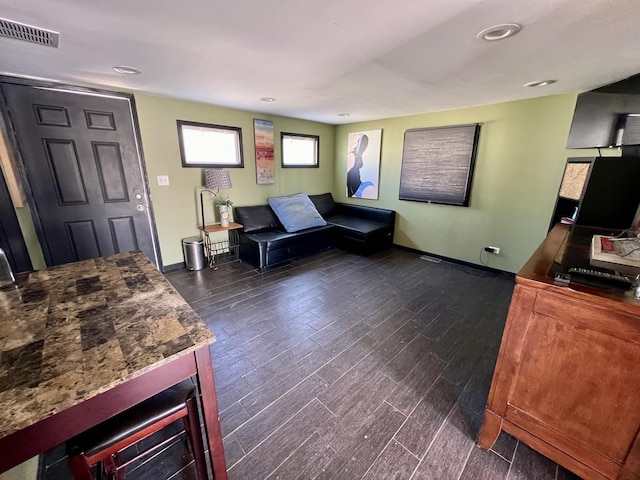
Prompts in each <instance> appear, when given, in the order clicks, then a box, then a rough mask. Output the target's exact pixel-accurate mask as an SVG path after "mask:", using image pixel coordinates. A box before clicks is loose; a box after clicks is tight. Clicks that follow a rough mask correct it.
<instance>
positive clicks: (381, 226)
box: [327, 215, 391, 239]
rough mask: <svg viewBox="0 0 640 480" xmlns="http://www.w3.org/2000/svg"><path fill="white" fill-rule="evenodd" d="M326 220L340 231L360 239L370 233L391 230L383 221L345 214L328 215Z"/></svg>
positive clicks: (374, 233) (375, 233)
mask: <svg viewBox="0 0 640 480" xmlns="http://www.w3.org/2000/svg"><path fill="white" fill-rule="evenodd" d="M327 222H328V223H329V224H331V225H335V226H337V227H338V228H339V229H340V230H341V231H343V232H344V233H346V234H349V236H352V237H355V238H362V239H366V238H367V237H369V236H370V235H377V234H380V233H383V232H388V231H390V230H391V228H390V226H389V225H387V224H385V223H382V222H376V221H374V220H367V219H366V218H357V217H350V216H347V215H335V216H333V217H328V218H327Z"/></svg>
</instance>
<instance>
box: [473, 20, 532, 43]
mask: <svg viewBox="0 0 640 480" xmlns="http://www.w3.org/2000/svg"><path fill="white" fill-rule="evenodd" d="M520 30H522V25H518V24H517V23H501V24H500V25H494V26H493V27H489V28H485V29H484V30H482V31H481V32H480V33H479V34H478V35H476V38H477V39H478V40H486V41H487V42H495V41H497V40H504V39H505V38H509V37H513V36H514V35H515V34H516V33H518V32H519V31H520Z"/></svg>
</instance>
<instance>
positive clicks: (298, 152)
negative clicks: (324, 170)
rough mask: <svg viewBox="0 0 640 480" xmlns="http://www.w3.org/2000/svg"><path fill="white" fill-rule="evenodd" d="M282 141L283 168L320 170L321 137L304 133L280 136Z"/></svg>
mask: <svg viewBox="0 0 640 480" xmlns="http://www.w3.org/2000/svg"><path fill="white" fill-rule="evenodd" d="M280 138H281V139H282V168H318V167H319V166H320V137H319V136H318V135H304V134H302V133H285V132H282V133H281V134H280Z"/></svg>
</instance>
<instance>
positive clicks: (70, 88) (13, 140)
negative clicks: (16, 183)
mask: <svg viewBox="0 0 640 480" xmlns="http://www.w3.org/2000/svg"><path fill="white" fill-rule="evenodd" d="M2 84H14V85H22V86H28V87H36V88H42V89H55V90H58V91H62V92H67V93H76V94H84V95H94V96H103V97H104V96H106V97H117V98H123V99H126V100H128V102H129V107H130V108H129V111H130V113H131V122H132V124H133V136H134V137H135V138H134V140H135V145H136V149H137V152H138V166H139V168H140V173H141V175H142V186H143V189H144V193H145V195H146V199H147V202H148V208H147V213H148V220H149V227H150V229H151V241H152V243H153V250H154V253H155V257H156V258H155V259H151V261H152V262H153V263H154V264H155V265H156V268H158V270H159V271H163V270H164V265H163V263H162V256H161V253H160V242H159V239H158V230H157V228H156V218H155V213H154V209H153V202H152V200H151V190H150V188H149V178H148V176H147V164H146V162H145V158H144V151H143V149H142V138H141V135H140V125H139V124H138V112H137V109H136V101H135V98H134V96H133V94H130V93H123V92H115V91H112V90H103V89H98V88H92V87H80V86H76V85H69V84H65V83H58V82H54V81H44V80H43V81H41V80H34V79H30V78H22V77H12V76H8V75H0V85H2ZM0 110H1V111H0V114H1V115H2V116H3V117H4V119H5V125H6V129H7V138H8V140H9V145H8V147H9V148H11V150H12V152H13V154H14V157H15V160H16V165H17V167H18V172H19V175H20V180H21V181H22V185H23V187H24V192H25V196H26V198H27V203H28V204H29V208H30V210H31V218H32V220H33V224H34V227H35V231H36V235H37V236H38V242H40V248H41V249H42V255H43V256H44V260H45V263H46V264H47V266H51V265H52V264H53V261H52V256H51V252H49V248H48V246H47V242H46V240H45V235H44V229H43V227H42V222H41V221H40V214H39V212H38V209H37V206H36V202H35V198H34V196H33V191H32V190H31V184H30V182H29V178H28V176H27V172H26V168H25V165H24V161H23V159H22V155H21V153H20V149H19V147H18V138H17V136H16V132H15V131H14V127H13V124H12V122H11V118H10V117H9V112H8V109H7V101H6V99H5V98H4V95H0Z"/></svg>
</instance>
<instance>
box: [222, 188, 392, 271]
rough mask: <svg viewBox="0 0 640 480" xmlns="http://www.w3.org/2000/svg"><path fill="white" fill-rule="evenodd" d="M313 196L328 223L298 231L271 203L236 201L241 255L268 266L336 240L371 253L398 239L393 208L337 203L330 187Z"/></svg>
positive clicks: (329, 245)
mask: <svg viewBox="0 0 640 480" xmlns="http://www.w3.org/2000/svg"><path fill="white" fill-rule="evenodd" d="M309 198H310V199H311V201H312V202H313V204H314V205H315V207H316V209H317V210H318V212H319V213H320V215H322V217H323V218H324V220H325V221H326V222H327V225H325V226H320V227H312V228H308V229H305V230H301V231H298V232H294V233H290V232H287V231H286V230H285V229H284V227H283V226H282V224H281V223H280V221H279V220H278V218H277V216H276V215H275V214H274V212H273V210H272V209H271V207H270V206H269V205H256V206H250V207H236V208H235V209H234V218H235V220H236V221H237V222H238V223H241V224H242V225H243V226H244V228H243V229H242V231H241V232H240V234H239V237H240V247H239V248H240V258H241V259H242V260H245V261H247V262H249V263H251V264H252V265H255V266H256V267H258V268H259V269H260V270H264V269H266V268H269V267H271V266H273V265H276V264H278V263H281V262H285V261H287V260H291V259H293V258H297V257H301V256H305V255H311V254H313V253H317V252H320V251H322V250H327V249H330V248H334V247H336V246H337V247H341V248H345V249H347V250H350V251H352V252H355V253H360V254H364V255H368V254H371V253H374V252H377V251H380V250H384V249H386V248H389V247H390V246H391V245H392V244H393V232H394V228H395V217H396V212H394V211H393V210H385V209H382V208H373V207H366V206H360V205H351V204H346V203H337V202H335V201H334V200H333V196H332V195H331V194H330V193H324V194H321V195H309Z"/></svg>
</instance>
